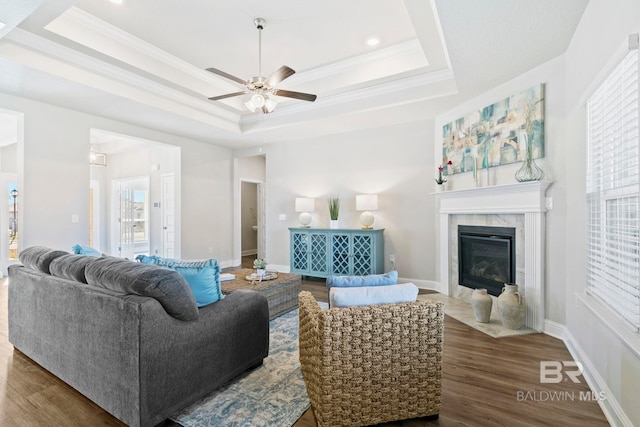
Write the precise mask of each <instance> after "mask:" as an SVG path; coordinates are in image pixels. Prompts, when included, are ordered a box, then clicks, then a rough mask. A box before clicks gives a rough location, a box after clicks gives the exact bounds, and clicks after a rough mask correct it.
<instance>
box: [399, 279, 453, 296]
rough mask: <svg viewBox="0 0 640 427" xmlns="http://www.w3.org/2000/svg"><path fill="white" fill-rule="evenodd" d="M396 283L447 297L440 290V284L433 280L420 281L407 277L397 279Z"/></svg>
mask: <svg viewBox="0 0 640 427" xmlns="http://www.w3.org/2000/svg"><path fill="white" fill-rule="evenodd" d="M398 283H413V284H414V285H416V286H417V287H418V288H420V289H429V290H432V291H438V292H440V293H443V294H445V295H447V293H446V292H444V291H443V290H442V289H441V288H442V286H440V282H436V281H435V280H422V279H410V278H407V277H398Z"/></svg>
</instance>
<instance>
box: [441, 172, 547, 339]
mask: <svg viewBox="0 0 640 427" xmlns="http://www.w3.org/2000/svg"><path fill="white" fill-rule="evenodd" d="M549 185H551V182H549V181H533V182H523V183H517V184H506V185H494V186H488V187H476V188H470V189H464V190H452V191H445V192H441V193H437V197H438V199H439V201H440V242H439V243H440V254H441V257H440V265H439V267H440V285H441V287H442V288H443V289H442V290H441V291H442V292H443V293H446V294H447V295H449V296H451V297H455V298H460V299H463V300H467V301H468V300H469V298H470V295H471V289H469V288H465V287H463V286H459V285H458V265H457V263H458V240H457V227H458V225H483V226H497V227H514V228H515V229H516V283H518V285H520V290H521V292H522V294H523V296H524V297H525V303H526V305H527V317H526V320H525V326H527V327H529V328H531V329H534V330H536V331H539V332H542V331H543V329H544V318H545V309H544V307H545V300H544V289H545V283H544V259H545V213H546V210H547V209H546V206H545V194H546V191H547V188H548V187H549ZM494 306H495V304H494Z"/></svg>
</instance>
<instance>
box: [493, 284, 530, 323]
mask: <svg viewBox="0 0 640 427" xmlns="http://www.w3.org/2000/svg"><path fill="white" fill-rule="evenodd" d="M498 313H500V320H501V321H502V324H503V325H504V327H505V328H507V329H520V328H521V327H522V325H523V324H524V318H525V315H526V313H527V306H526V305H525V303H524V298H523V297H522V296H521V295H520V292H518V285H517V284H515V283H505V284H504V288H502V293H501V294H500V296H499V297H498Z"/></svg>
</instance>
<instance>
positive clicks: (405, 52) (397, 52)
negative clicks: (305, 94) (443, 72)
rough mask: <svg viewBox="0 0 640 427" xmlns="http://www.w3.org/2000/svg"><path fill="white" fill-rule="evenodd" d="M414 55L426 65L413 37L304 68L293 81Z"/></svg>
mask: <svg viewBox="0 0 640 427" xmlns="http://www.w3.org/2000/svg"><path fill="white" fill-rule="evenodd" d="M415 55H420V56H422V57H423V58H424V63H423V64H421V66H422V67H427V66H428V65H429V62H428V60H427V58H426V57H424V53H423V52H422V47H421V45H420V42H419V41H418V39H413V40H408V41H406V42H403V43H399V44H396V45H394V46H390V47H387V48H384V49H379V50H376V51H374V52H370V53H365V54H363V55H358V56H354V57H352V58H348V59H344V60H342V61H337V62H334V63H332V64H328V65H324V66H322V67H317V68H313V69H310V70H305V71H303V72H302V73H300V74H299V75H298V73H296V75H295V82H296V84H298V83H308V82H311V81H315V80H320V79H323V78H325V77H328V76H333V75H336V74H342V73H345V72H347V71H349V70H353V69H354V68H356V67H359V66H362V65H363V64H370V63H374V62H386V61H402V60H403V58H409V57H411V56H415ZM292 79H293V78H292Z"/></svg>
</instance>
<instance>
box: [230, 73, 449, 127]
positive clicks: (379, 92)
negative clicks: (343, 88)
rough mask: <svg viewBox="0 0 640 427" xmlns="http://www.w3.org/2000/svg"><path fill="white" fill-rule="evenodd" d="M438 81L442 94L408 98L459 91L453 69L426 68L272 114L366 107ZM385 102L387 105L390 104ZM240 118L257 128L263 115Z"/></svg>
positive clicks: (371, 106)
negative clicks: (378, 98) (379, 100)
mask: <svg viewBox="0 0 640 427" xmlns="http://www.w3.org/2000/svg"><path fill="white" fill-rule="evenodd" d="M396 77H397V76H396ZM434 85H435V86H437V87H438V88H441V89H442V94H436V95H434V91H433V90H430V94H424V95H422V96H417V97H412V98H410V99H406V102H407V103H408V102H415V101H419V100H422V99H430V98H433V97H434V96H442V95H451V94H452V93H455V92H456V91H455V90H454V91H452V90H451V85H455V79H454V75H453V71H452V70H450V69H446V70H439V71H435V72H431V73H425V72H423V73H421V74H418V75H409V76H406V77H404V78H400V79H396V80H391V81H383V82H379V83H378V84H377V85H373V86H366V87H360V88H357V89H354V90H350V91H348V92H345V93H341V94H336V95H331V96H327V97H322V98H320V97H319V98H318V99H317V100H316V102H315V103H313V104H310V103H297V104H292V105H288V106H283V108H281V107H280V106H279V107H278V108H276V110H275V111H274V112H273V113H270V114H269V116H270V117H269V118H270V119H279V118H285V117H289V116H294V115H299V114H303V113H307V112H311V111H313V110H318V109H319V108H320V107H322V108H323V109H329V108H330V109H333V108H335V107H337V106H339V105H349V106H350V107H352V105H353V104H355V103H357V104H359V105H366V106H367V107H365V108H364V109H374V108H380V107H379V106H378V105H377V104H376V103H375V102H372V99H375V98H377V97H384V96H389V95H395V94H398V93H400V92H405V91H411V92H413V93H414V94H415V93H416V90H417V89H419V88H433V86H434ZM394 105H395V104H394ZM384 106H386V104H385V105H384ZM361 110H362V109H361ZM352 112H356V110H355V109H352ZM270 121H276V120H270ZM240 122H241V127H242V128H243V129H249V128H253V127H254V125H255V124H259V123H260V122H261V119H260V115H259V114H250V115H244V116H242V117H241V119H240ZM243 133H244V132H243Z"/></svg>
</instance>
